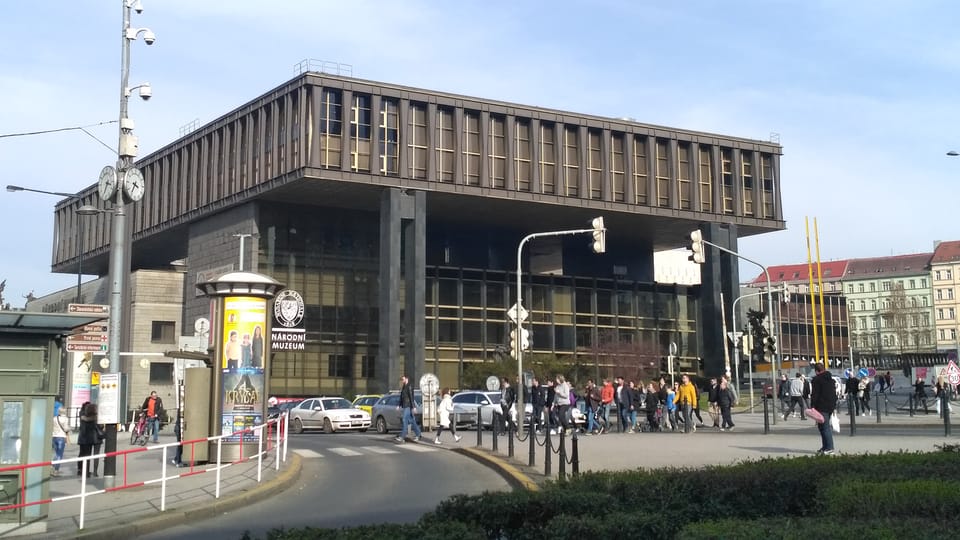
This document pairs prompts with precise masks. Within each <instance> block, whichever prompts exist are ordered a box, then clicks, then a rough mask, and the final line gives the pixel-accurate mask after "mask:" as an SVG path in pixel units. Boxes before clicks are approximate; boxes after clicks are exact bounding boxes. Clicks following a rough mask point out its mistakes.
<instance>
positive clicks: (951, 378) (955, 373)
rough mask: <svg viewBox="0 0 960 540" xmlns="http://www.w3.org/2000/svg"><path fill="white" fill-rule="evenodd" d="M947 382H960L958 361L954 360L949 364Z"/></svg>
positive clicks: (956, 383) (955, 383)
mask: <svg viewBox="0 0 960 540" xmlns="http://www.w3.org/2000/svg"><path fill="white" fill-rule="evenodd" d="M946 375H947V382H949V383H950V384H952V385H954V386H956V385H958V384H960V367H957V363H956V362H954V361H953V360H951V361H950V363H949V364H947V373H946Z"/></svg>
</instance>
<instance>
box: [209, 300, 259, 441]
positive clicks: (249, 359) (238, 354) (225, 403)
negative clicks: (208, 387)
mask: <svg viewBox="0 0 960 540" xmlns="http://www.w3.org/2000/svg"><path fill="white" fill-rule="evenodd" d="M266 324H267V301H266V300H265V299H263V298H256V297H252V296H228V297H226V298H224V302H223V348H222V350H223V357H222V358H221V359H220V366H221V370H222V373H223V376H222V377H221V384H222V386H221V389H220V390H221V393H220V397H221V400H222V401H221V404H222V407H221V409H220V410H221V419H220V421H221V434H222V435H231V436H229V437H225V438H224V441H225V442H239V441H240V437H241V435H240V433H239V432H241V431H243V430H245V429H251V428H253V427H254V426H257V425H259V424H261V423H263V407H264V404H263V400H264V397H263V393H264V369H263V365H264V358H263V341H264V340H263V334H264V331H265V330H266ZM232 434H236V435H232ZM243 438H244V440H248V441H249V440H256V437H255V435H254V433H252V432H250V433H246V434H244V435H243Z"/></svg>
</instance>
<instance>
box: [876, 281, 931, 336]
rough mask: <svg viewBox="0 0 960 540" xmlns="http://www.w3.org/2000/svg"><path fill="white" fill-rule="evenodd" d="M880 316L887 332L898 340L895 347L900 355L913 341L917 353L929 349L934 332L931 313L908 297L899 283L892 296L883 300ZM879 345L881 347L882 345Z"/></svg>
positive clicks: (892, 291)
mask: <svg viewBox="0 0 960 540" xmlns="http://www.w3.org/2000/svg"><path fill="white" fill-rule="evenodd" d="M880 316H881V318H882V320H883V324H884V326H885V327H886V329H887V331H888V332H889V333H890V334H892V335H893V337H894V338H895V339H896V344H895V347H896V350H897V351H898V352H899V353H900V354H903V353H904V348H905V347H907V346H909V345H910V342H911V341H913V345H914V346H915V349H916V350H917V351H920V350H921V348H928V347H929V344H930V343H931V341H930V336H931V333H932V332H933V329H932V328H931V327H930V316H929V311H928V309H927V308H923V307H920V306H918V305H917V303H916V301H915V300H914V299H911V298H909V297H907V293H906V291H905V290H904V288H903V285H901V284H899V283H897V284H894V285H893V286H892V288H891V290H890V295H889V296H888V297H887V298H885V299H884V300H883V311H882V312H881V314H880ZM878 337H879V336H878ZM911 338H912V340H911ZM877 345H878V347H879V346H880V343H878V344H877Z"/></svg>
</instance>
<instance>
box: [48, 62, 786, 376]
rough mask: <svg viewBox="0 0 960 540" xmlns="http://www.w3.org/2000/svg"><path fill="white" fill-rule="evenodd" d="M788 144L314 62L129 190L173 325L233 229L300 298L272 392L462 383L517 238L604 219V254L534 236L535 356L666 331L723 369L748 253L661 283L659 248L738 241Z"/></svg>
mask: <svg viewBox="0 0 960 540" xmlns="http://www.w3.org/2000/svg"><path fill="white" fill-rule="evenodd" d="M781 152H782V149H781V147H780V146H779V145H778V144H774V143H770V142H765V141H759V140H752V139H745V138H741V137H734V136H728V135H719V134H710V133H701V132H696V131H691V130H686V129H678V128H670V127H662V126H654V125H649V124H643V123H639V122H634V121H629V120H623V119H615V118H604V117H598V116H591V115H587V114H580V113H572V112H566V111H557V110H549V109H543V108H539V107H536V106H529V105H519V104H513V103H505V102H500V101H493V100H489V99H482V98H476V97H469V96H462V95H454V94H448V93H443V92H436V91H432V90H425V89H419V88H411V87H404V86H398V85H393V84H388V83H380V82H374V81H366V80H360V79H354V78H349V77H341V76H333V75H326V74H321V73H312V72H311V73H305V74H302V75H300V76H297V77H296V78H294V79H292V80H290V81H288V82H286V83H284V84H282V85H280V86H279V87H277V88H275V89H273V90H271V91H270V92H267V93H266V94H264V95H261V96H258V97H255V98H254V99H252V100H251V101H249V102H248V103H245V104H243V105H241V106H240V107H237V108H236V109H234V110H232V111H230V112H228V113H227V114H225V115H223V116H222V117H220V118H218V119H216V120H214V121H212V122H210V123H209V124H207V125H205V126H202V127H200V128H199V129H197V130H196V131H193V132H192V133H189V134H186V135H184V136H183V137H181V138H179V139H177V140H175V141H172V142H171V143H170V144H168V145H166V146H164V147H163V148H160V149H159V150H157V151H155V152H153V153H152V154H150V155H148V156H145V157H143V158H142V159H140V160H139V161H138V162H137V166H138V167H140V168H141V169H142V170H143V171H144V174H145V176H146V184H147V192H146V195H145V196H144V198H143V200H142V201H140V202H137V203H135V204H133V205H131V207H130V218H129V219H128V227H129V228H130V229H132V235H133V246H132V253H131V265H132V267H133V268H134V269H144V268H166V267H167V265H169V263H170V261H174V260H178V259H182V260H183V261H184V263H185V265H186V266H185V270H186V274H185V277H184V282H185V283H184V293H183V299H182V300H183V303H184V308H183V313H182V319H181V321H180V326H178V328H191V327H192V325H193V322H194V320H195V319H197V318H199V317H204V316H207V313H208V303H207V301H206V300H205V299H203V298H201V297H199V296H198V295H197V294H196V292H195V284H196V283H197V282H198V281H202V280H203V279H208V278H211V277H215V276H216V275H218V274H220V273H223V272H226V271H229V270H231V269H233V265H234V264H236V263H237V261H238V244H239V242H238V240H237V238H235V236H234V235H236V234H252V235H253V236H252V237H251V238H250V239H249V240H248V243H247V246H248V250H247V252H246V253H245V255H244V267H245V269H247V270H252V271H256V272H260V273H264V274H267V275H269V276H271V277H274V278H275V279H277V280H279V281H280V282H282V283H284V284H286V286H287V287H289V288H291V289H294V290H296V291H298V292H299V293H301V294H302V296H303V298H304V301H305V303H306V310H305V321H306V332H307V344H306V349H305V350H304V351H280V352H275V353H274V354H272V355H271V357H270V359H269V365H268V369H269V372H270V376H271V387H272V389H273V391H274V392H275V393H277V394H289V395H312V394H317V393H343V394H349V393H351V392H360V391H368V390H370V391H376V390H386V389H388V388H390V387H392V386H395V385H396V380H397V378H398V377H399V375H400V374H401V373H404V372H406V373H407V374H409V375H411V378H413V379H414V380H416V379H417V378H418V377H419V376H420V375H421V374H423V373H425V372H433V373H436V374H437V375H438V376H439V378H440V382H441V384H442V385H446V386H451V387H459V386H460V382H461V376H462V373H463V369H464V367H465V366H466V365H468V364H470V363H479V362H485V361H489V360H491V359H493V358H497V357H500V356H502V352H503V351H504V350H505V349H506V348H507V347H508V343H507V338H508V335H509V330H510V328H511V327H510V324H509V322H508V321H507V318H506V315H505V314H506V311H507V310H508V309H509V308H510V306H511V305H512V304H513V303H514V302H516V300H517V299H516V297H515V296H516V293H515V282H516V281H515V279H516V270H517V269H516V264H517V246H518V245H519V242H520V240H521V239H522V238H523V237H524V236H525V235H527V234H529V233H533V232H545V231H557V230H565V229H578V228H588V227H589V226H590V225H589V223H590V219H591V218H593V217H597V216H602V217H603V218H604V219H605V222H606V227H607V230H608V233H607V250H606V253H604V254H599V255H598V254H595V253H593V252H592V251H591V250H590V248H589V244H590V238H589V235H585V236H566V237H553V238H544V239H538V240H536V241H533V242H531V243H530V244H529V245H528V247H527V248H525V250H524V253H523V254H522V266H523V285H524V287H523V296H524V298H523V303H524V306H525V307H526V308H527V309H528V310H529V311H530V320H529V321H528V324H529V328H530V330H531V333H532V351H531V353H532V354H534V355H537V354H542V355H556V356H562V357H565V358H568V359H572V360H575V361H578V362H589V363H590V364H591V365H594V364H596V365H597V366H601V367H602V366H607V365H612V364H615V363H617V359H616V358H614V356H616V355H622V354H627V355H629V356H630V357H631V358H634V359H635V357H636V356H637V355H642V354H646V355H651V356H657V357H659V356H662V355H665V354H666V351H667V348H668V346H669V344H670V343H671V342H674V343H677V344H678V347H679V357H680V358H679V362H680V365H681V367H682V368H683V369H695V368H696V366H697V364H698V362H697V360H698V359H699V358H703V359H704V365H705V369H706V371H708V372H710V373H714V374H717V373H720V372H722V370H723V348H722V347H723V343H724V339H723V335H722V332H721V324H720V323H721V320H720V308H719V297H720V292H721V291H724V294H725V296H727V297H730V298H732V297H733V296H734V295H735V294H736V291H737V287H738V284H739V278H738V273H737V261H736V260H735V259H733V258H732V257H730V256H728V255H722V254H719V253H717V252H715V251H709V252H708V258H707V262H706V264H704V265H702V267H701V268H700V270H701V272H702V285H692V284H676V283H675V284H657V283H656V282H655V278H654V262H653V261H654V256H653V253H654V252H656V251H663V250H670V249H675V248H679V247H683V246H684V245H685V244H686V243H687V242H688V240H689V233H690V231H692V230H694V229H697V228H699V229H701V230H702V231H703V234H704V237H705V239H707V240H709V241H711V242H713V243H716V244H719V245H722V246H724V247H727V248H729V249H733V250H736V249H737V240H738V239H739V238H740V237H743V236H748V235H754V234H761V233H764V232H768V231H775V230H780V229H783V228H784V222H783V214H782V206H781V200H780V177H779V174H780V162H779V160H780V155H781ZM82 204H102V203H101V202H100V201H99V200H98V198H97V195H96V189H95V187H94V186H91V187H90V188H88V189H86V190H84V191H83V192H82V194H81V198H80V199H78V200H76V201H63V202H61V203H60V205H58V207H57V212H56V223H55V242H54V255H53V267H54V270H55V271H58V272H73V271H75V269H76V265H77V262H78V261H77V253H78V250H77V246H76V245H75V244H74V242H75V240H74V238H75V232H76V227H77V226H78V218H79V216H78V215H77V214H76V209H77V208H78V207H79V206H80V205H82ZM106 218H107V216H106V215H99V216H92V217H91V218H89V220H88V221H85V223H84V224H85V226H84V228H83V235H84V238H83V239H82V243H81V244H80V245H81V246H83V247H84V270H85V271H94V272H97V273H99V274H100V275H105V274H106V273H107V259H108V252H109V249H110V246H109V227H108V220H107V219H106ZM88 269H90V270H88ZM728 317H729V314H728ZM138 324H139V323H138ZM136 331H139V330H136V329H135V330H134V332H136ZM611 343H612V344H614V345H615V346H614V347H609V346H608V345H610V344H611ZM624 351H627V352H626V353H625V352H624ZM621 360H622V359H621Z"/></svg>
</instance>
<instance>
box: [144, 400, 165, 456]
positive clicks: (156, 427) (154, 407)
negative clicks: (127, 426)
mask: <svg viewBox="0 0 960 540" xmlns="http://www.w3.org/2000/svg"><path fill="white" fill-rule="evenodd" d="M140 408H141V409H142V410H143V411H145V412H144V413H143V414H146V415H147V435H148V436H150V435H151V434H152V435H153V442H154V444H156V443H158V442H160V438H159V437H160V419H161V418H163V400H162V399H160V397H159V396H157V391H156V390H154V391H152V392H150V395H149V396H147V399H145V400H143V405H142V406H141V407H140Z"/></svg>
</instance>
